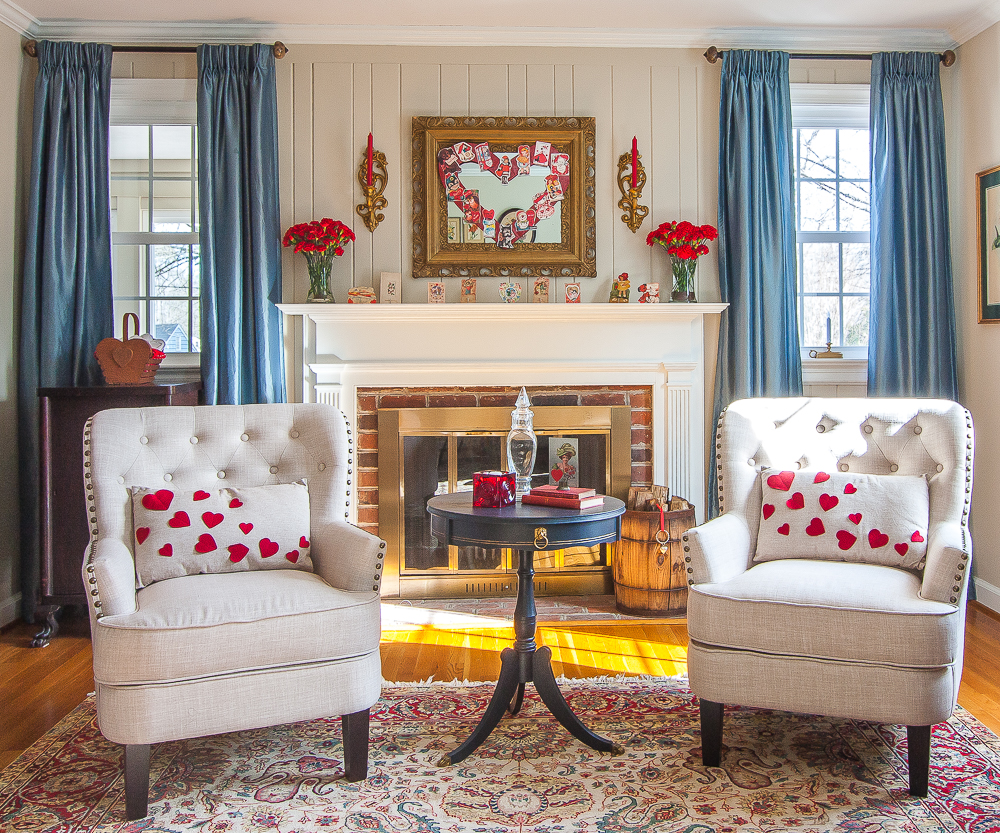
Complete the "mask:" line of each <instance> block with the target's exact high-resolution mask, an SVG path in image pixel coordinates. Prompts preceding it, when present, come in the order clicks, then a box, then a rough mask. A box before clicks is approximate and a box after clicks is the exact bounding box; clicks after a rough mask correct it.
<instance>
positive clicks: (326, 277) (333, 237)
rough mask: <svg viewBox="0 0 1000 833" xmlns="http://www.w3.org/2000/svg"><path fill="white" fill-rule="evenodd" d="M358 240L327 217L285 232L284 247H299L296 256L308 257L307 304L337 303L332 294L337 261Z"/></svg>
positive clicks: (340, 223)
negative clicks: (332, 277)
mask: <svg viewBox="0 0 1000 833" xmlns="http://www.w3.org/2000/svg"><path fill="white" fill-rule="evenodd" d="M353 239H354V232H353V231H351V230H350V229H349V228H348V227H347V226H345V225H344V224H343V223H342V222H340V220H331V219H330V218H329V217H324V218H323V219H322V220H311V221H309V222H308V223H296V224H295V225H294V226H291V227H290V228H289V229H288V231H286V232H285V236H284V237H283V238H282V240H281V244H282V245H283V246H291V245H294V246H295V251H296V252H302V253H303V254H304V255H305V256H306V263H307V264H308V267H309V295H308V296H307V297H306V300H307V301H321V302H325V303H328V304H332V303H333V293H332V292H331V291H330V272H331V270H332V268H333V259H334V258H335V257H340V256H341V255H342V254H343V253H344V246H346V245H347V244H348V243H350V242H351V241H352V240H353Z"/></svg>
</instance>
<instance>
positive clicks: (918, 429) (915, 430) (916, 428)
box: [913, 425, 924, 434]
mask: <svg viewBox="0 0 1000 833" xmlns="http://www.w3.org/2000/svg"><path fill="white" fill-rule="evenodd" d="M923 430H924V429H923V428H921V427H920V426H919V425H914V426H913V433H914V434H919V433H920V432H921V431H923Z"/></svg>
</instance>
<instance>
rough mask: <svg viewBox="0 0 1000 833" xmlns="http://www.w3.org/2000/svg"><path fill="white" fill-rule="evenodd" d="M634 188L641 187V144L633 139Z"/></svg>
mask: <svg viewBox="0 0 1000 833" xmlns="http://www.w3.org/2000/svg"><path fill="white" fill-rule="evenodd" d="M632 187H633V188H638V187H639V142H638V141H637V140H636V138H635V136H633V137H632Z"/></svg>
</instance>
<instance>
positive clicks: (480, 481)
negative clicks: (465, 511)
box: [472, 471, 517, 509]
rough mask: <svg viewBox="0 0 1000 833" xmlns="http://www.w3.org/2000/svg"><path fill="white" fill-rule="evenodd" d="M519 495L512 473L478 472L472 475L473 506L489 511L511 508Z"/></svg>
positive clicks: (515, 479)
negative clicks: (505, 507) (517, 494)
mask: <svg viewBox="0 0 1000 833" xmlns="http://www.w3.org/2000/svg"><path fill="white" fill-rule="evenodd" d="M516 493H517V478H516V477H515V475H514V472H512V471H477V472H475V473H474V474H473V475H472V505H473V506H484V507H487V508H489V509H500V508H502V507H504V506H511V505H513V503H514V498H515V496H516Z"/></svg>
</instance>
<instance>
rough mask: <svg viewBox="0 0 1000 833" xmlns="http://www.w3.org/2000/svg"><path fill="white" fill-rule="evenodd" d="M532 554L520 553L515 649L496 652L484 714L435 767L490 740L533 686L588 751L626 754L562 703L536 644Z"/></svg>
mask: <svg viewBox="0 0 1000 833" xmlns="http://www.w3.org/2000/svg"><path fill="white" fill-rule="evenodd" d="M533 560H534V553H533V552H532V551H531V550H521V551H520V560H519V563H518V567H517V605H516V607H515V609H514V635H515V637H516V639H515V641H514V647H513V648H504V649H503V651H502V652H501V653H500V679H499V680H497V687H496V688H495V689H494V690H493V697H492V698H490V703H489V705H488V706H487V707H486V713H485V714H484V715H483V717H482V719H481V720H480V721H479V723H478V724H477V725H476V728H475V729H474V730H473V731H472V734H471V735H469V737H468V739H467V740H466V741H465V743H463V744H462V745H461V746H459V747H458V748H457V749H454V750H452V751H451V752H449V753H447V754H446V755H445V756H444V757H442V758H441V760H439V761H438V766H448V765H449V764H457V763H458V762H459V761H463V760H465V759H466V758H467V757H468V756H469V755H471V754H472V753H473V752H474V751H475V750H476V748H477V747H478V746H479V745H480V744H481V743H482V742H483V741H484V740H486V738H488V737H489V736H490V733H491V732H492V731H493V730H494V729H495V728H496V727H497V725H498V724H499V723H500V720H501V718H502V717H503V716H504V713H505V712H508V713H510V714H512V715H515V714H517V713H518V712H519V711H520V710H521V703H522V702H523V700H524V686H525V684H526V683H534V684H535V690H536V691H537V692H538V696H539V697H541V698H542V702H543V703H545V705H546V706H547V707H548V709H549V711H550V712H552V714H553V715H554V716H555V718H556V720H558V721H559V722H560V723H561V724H562V725H563V726H565V727H566V729H567V730H569V732H570V734H572V735H573V737H575V738H577V739H578V740H581V741H583V743H585V744H587V746H589V747H591V748H592V749H597V750H598V751H600V752H610V753H612V754H613V755H620V754H622V752H624V751H625V750H624V749H622V747H621V746H619V745H618V744H617V743H613V742H611V741H610V740H608V739H607V738H602V737H601V736H600V735H596V734H594V733H593V732H591V731H590V729H588V728H587V727H586V726H584V725H583V723H582V721H581V720H580V718H579V717H577V716H576V714H574V713H573V710H572V709H571V708H570V707H569V703H567V702H566V698H564V697H563V695H562V692H561V691H560V690H559V685H558V683H556V678H555V674H553V673H552V650H551V649H550V648H547V647H544V646H543V647H541V648H537V647H536V646H535V586H534V573H535V571H534V568H533V564H532V562H533Z"/></svg>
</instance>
